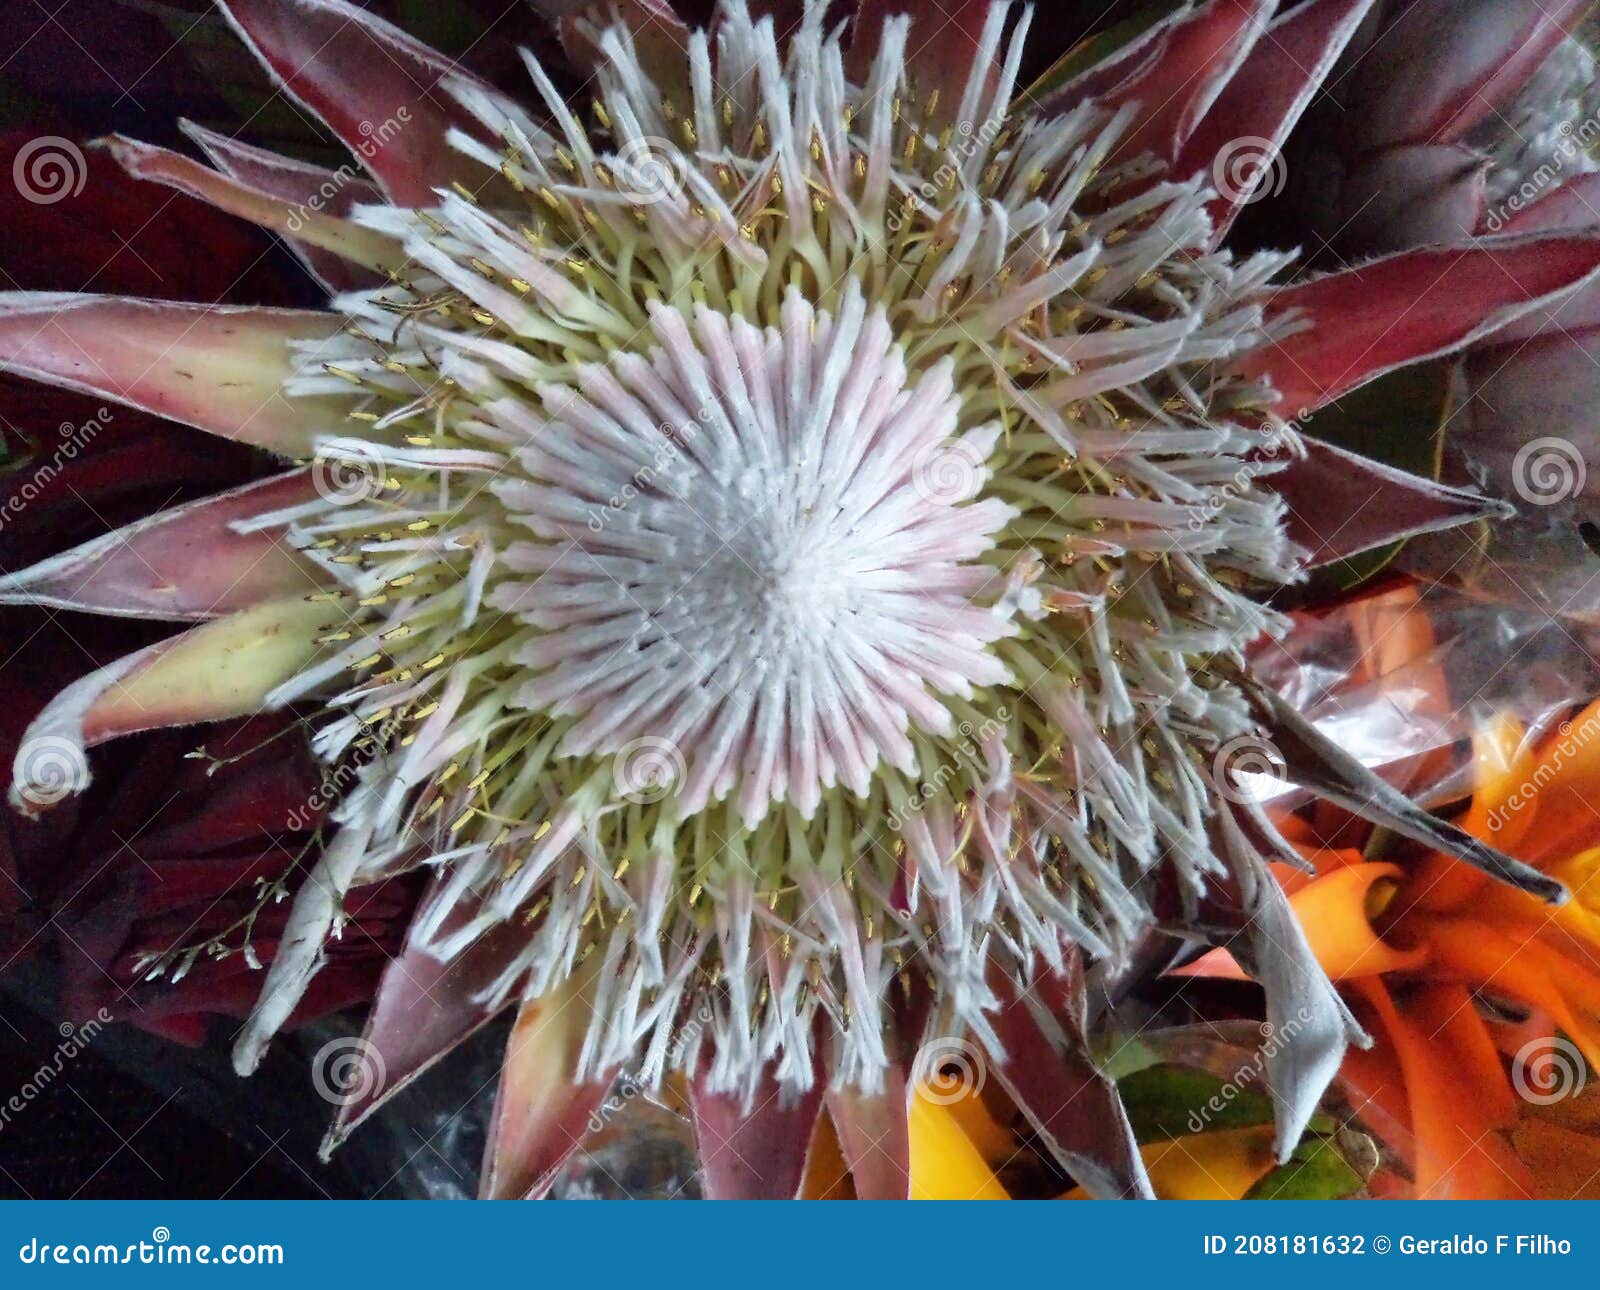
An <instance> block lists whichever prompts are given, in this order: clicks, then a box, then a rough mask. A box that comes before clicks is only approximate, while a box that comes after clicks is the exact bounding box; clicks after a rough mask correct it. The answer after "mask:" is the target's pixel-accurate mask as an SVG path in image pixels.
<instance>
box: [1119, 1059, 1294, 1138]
mask: <svg viewBox="0 0 1600 1290" xmlns="http://www.w3.org/2000/svg"><path fill="white" fill-rule="evenodd" d="M1252 1082H1253V1083H1256V1084H1257V1085H1259V1086H1260V1087H1258V1088H1254V1089H1253V1088H1251V1087H1249V1084H1250V1083H1252ZM1264 1086H1265V1077H1264V1074H1263V1072H1261V1071H1249V1070H1246V1071H1242V1072H1241V1073H1240V1080H1239V1081H1237V1082H1234V1083H1231V1084H1225V1083H1224V1082H1223V1081H1222V1080H1220V1079H1217V1078H1216V1077H1215V1076H1214V1075H1208V1074H1206V1073H1205V1072H1204V1071H1195V1070H1188V1069H1185V1068H1184V1067H1182V1066H1152V1067H1150V1068H1149V1069H1148V1070H1142V1071H1138V1072H1136V1073H1135V1074H1132V1075H1128V1076H1126V1077H1124V1078H1123V1079H1122V1080H1120V1081H1119V1082H1118V1084H1117V1089H1118V1091H1119V1092H1120V1093H1121V1094H1122V1101H1123V1105H1125V1106H1126V1107H1127V1108H1128V1118H1129V1120H1130V1121H1131V1122H1132V1124H1133V1133H1134V1136H1135V1137H1136V1138H1137V1139H1138V1140H1139V1141H1140V1142H1159V1141H1162V1140H1164V1139H1167V1138H1179V1137H1183V1136H1184V1135H1186V1134H1190V1133H1199V1132H1203V1131H1205V1130H1207V1129H1247V1128H1251V1127H1253V1126H1254V1125H1258V1124H1269V1123H1271V1121H1272V1099H1271V1098H1270V1097H1269V1096H1267V1094H1266V1092H1265V1091H1264Z"/></svg>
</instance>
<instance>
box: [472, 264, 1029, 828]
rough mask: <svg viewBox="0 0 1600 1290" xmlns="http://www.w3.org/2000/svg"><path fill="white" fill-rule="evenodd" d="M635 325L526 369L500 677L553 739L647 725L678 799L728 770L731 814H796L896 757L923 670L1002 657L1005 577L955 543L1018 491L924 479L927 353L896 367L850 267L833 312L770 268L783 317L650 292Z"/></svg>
mask: <svg viewBox="0 0 1600 1290" xmlns="http://www.w3.org/2000/svg"><path fill="white" fill-rule="evenodd" d="M651 331H652V339H653V340H654V341H655V342H657V344H658V345H659V348H658V349H657V350H656V351H655V359H654V361H653V362H652V361H649V360H646V359H645V358H643V357H641V356H639V355H625V356H620V357H618V358H617V359H615V360H614V361H613V362H612V363H610V364H609V365H607V366H604V367H601V366H589V367H585V368H583V369H581V371H580V373H579V385H580V387H581V388H579V389H573V388H569V387H564V386H563V387H547V388H545V389H543V390H542V391H541V394H542V398H543V404H544V409H545V413H546V416H547V417H549V418H550V419H549V420H547V421H545V422H544V423H543V424H542V425H541V426H540V428H539V430H538V432H537V433H536V434H534V435H533V436H532V437H531V440H530V442H529V444H528V446H527V447H525V448H523V449H522V450H521V451H520V452H519V453H518V459H519V463H520V465H521V466H522V468H523V469H524V470H525V471H526V472H527V475H528V478H527V480H514V481H503V482H497V483H496V484H495V485H494V488H495V491H496V492H497V493H498V495H499V496H500V498H501V500H502V501H503V502H505V504H506V505H507V507H508V509H509V511H510V513H511V517H512V519H513V520H515V521H516V522H518V523H521V524H525V525H526V526H527V527H528V528H530V529H532V530H533V531H534V532H535V533H536V534H541V535H546V536H548V537H550V538H551V540H549V541H547V542H544V543H542V544H539V545H537V546H533V545H528V544H519V545H513V546H512V547H511V548H509V549H508V551H507V560H508V562H509V563H511V564H512V565H513V566H514V567H519V568H523V569H526V570H528V571H530V572H533V573H536V575H537V576H536V577H534V578H532V579H530V580H527V581H516V582H510V583H507V584H504V585H503V586H501V587H500V588H498V589H497V590H496V593H495V595H494V597H493V603H494V604H495V606H496V607H498V608H501V609H504V610H507V611H510V612H513V613H516V614H518V615H519V616H520V617H521V618H522V619H523V621H525V622H527V623H528V624H529V625H530V626H533V627H535V628H537V629H540V631H541V633H542V634H541V635H540V636H539V637H538V638H537V639H536V640H535V641H533V642H530V643H529V644H528V645H526V646H524V647H523V648H522V650H521V651H520V652H519V653H518V655H517V661H518V662H519V663H521V664H524V665H526V666H528V667H530V668H532V669H534V670H536V671H537V673H538V675H537V677H536V679H534V680H532V681H530V682H528V683H527V684H526V685H524V686H523V687H522V688H521V690H519V692H518V694H517V702H518V703H520V704H522V705H524V706H526V707H529V708H534V709H537V710H541V711H546V712H550V713H553V714H555V715H557V716H560V717H570V718H572V719H573V720H574V722H575V724H574V725H572V726H571V728H570V729H569V730H568V731H567V733H566V735H565V737H564V738H563V740H562V742H561V745H560V749H559V752H560V754H561V755H563V756H571V757H580V756H586V755H589V754H594V753H601V754H605V753H614V752H617V751H618V750H620V749H622V748H624V747H626V746H627V745H628V744H629V743H630V742H631V741H634V740H638V739H641V738H646V737H649V738H652V739H655V740H659V741H663V742H664V743H665V744H667V745H668V746H670V747H671V748H672V749H673V750H674V751H675V753H676V754H677V755H678V756H679V757H681V758H682V759H683V761H684V762H685V770H686V773H685V777H684V780H683V782H682V783H681V784H680V785H678V786H677V788H678V794H677V806H678V809H679V810H680V811H681V812H682V813H684V814H692V813H694V812H697V811H699V810H702V809H703V808H704V807H705V806H706V805H707V803H708V802H709V801H711V800H712V798H713V796H716V797H721V796H722V795H723V794H725V793H727V792H728V791H729V789H730V787H731V788H733V789H734V790H735V792H736V795H737V798H738V803H739V810H740V814H741V816H742V817H743V819H744V820H745V822H746V824H747V825H754V824H755V823H756V822H757V821H758V820H759V819H760V818H761V817H762V816H763V815H764V814H765V813H766V810H767V809H768V807H769V806H770V805H771V804H773V803H774V802H777V801H781V800H784V799H788V800H791V801H793V802H794V803H795V805H796V806H797V807H798V808H799V810H800V811H801V813H802V815H804V816H805V817H806V818H810V817H811V816H812V815H813V814H814V812H815V811H816V808H817V805H818V803H819V802H820V800H821V796H822V792H823V790H824V788H830V787H832V786H833V785H834V784H836V783H837V782H839V781H841V780H842V781H843V782H844V783H846V784H847V785H848V786H849V787H850V788H851V789H852V790H853V791H854V792H855V793H857V794H865V793H866V791H867V788H868V785H869V781H870V777H871V775H872V772H873V771H874V769H875V768H876V767H877V766H878V764H879V763H880V762H887V763H889V764H891V765H893V766H896V767H898V768H899V769H901V770H902V771H905V772H908V773H909V772H911V771H913V770H914V769H915V766H914V754H913V749H912V745H911V742H910V740H909V739H908V738H907V737H906V731H907V729H908V726H909V725H910V724H911V723H912V722H913V721H914V722H915V723H916V724H917V725H918V726H919V727H920V728H921V729H923V730H926V731H931V732H936V733H944V732H946V731H948V730H949V728H950V727H951V724H952V722H951V717H950V713H949V711H948V709H946V708H945V707H943V706H942V705H940V704H939V703H937V702H935V701H934V700H933V698H932V695H933V694H934V693H937V692H957V693H961V694H965V695H970V693H971V691H972V687H973V686H974V685H990V684H995V683H998V682H1000V681H1003V680H1005V679H1006V675H1007V674H1006V670H1005V669H1004V667H1002V666H1001V665H1000V664H999V663H998V662H997V660H996V659H995V658H994V657H993V655H992V654H991V653H990V652H989V651H988V649H987V647H988V646H989V645H990V644H991V643H992V642H993V641H994V640H996V639H998V638H999V637H1001V636H1002V635H1005V634H1007V633H1008V632H1009V631H1011V630H1013V629H1012V628H1011V626H1010V624H1009V622H1008V615H1007V614H1005V613H1002V612H1000V611H998V610H994V609H989V608H985V607H982V606H981V605H979V604H976V603H975V598H979V597H983V596H985V595H987V598H988V600H990V601H991V602H992V601H994V600H995V599H996V598H997V596H998V591H999V585H1000V583H1001V582H1002V579H1001V578H1000V577H999V575H998V573H997V571H996V570H995V569H993V568H991V567H985V566H981V565H975V564H973V563H972V562H973V561H975V560H976V559H977V558H978V557H980V556H982V555H983V554H985V553H986V552H987V551H989V550H990V549H991V548H992V547H993V545H994V541H995V536H996V534H997V532H998V531H999V530H1000V528H1001V527H1002V526H1003V525H1004V524H1005V523H1006V521H1007V520H1008V519H1009V518H1011V517H1012V516H1013V515H1014V514H1015V513H1016V512H1015V510H1014V508H1012V507H1009V506H1007V505H1005V504H1004V503H1002V502H999V501H995V500H988V501H974V500H973V498H974V497H975V495H976V494H977V492H978V491H979V487H980V485H981V484H982V482H983V478H984V475H983V472H982V471H981V469H978V468H975V467H972V466H970V465H969V467H968V469H967V470H966V471H965V480H964V481H962V480H959V479H957V480H951V479H946V480H944V481H942V484H943V486H942V487H940V486H937V485H938V483H939V481H933V482H931V483H930V481H928V480H927V479H926V478H924V476H925V473H926V472H925V467H926V465H927V463H929V462H931V461H936V460H937V459H938V458H939V457H940V455H941V454H948V453H951V452H954V451H956V449H952V448H951V447H950V442H951V440H952V439H953V438H954V436H955V434H956V430H957V423H958V417H959V407H960V405H959V401H958V400H957V399H956V397H955V394H954V391H953V389H952V386H951V378H950V370H949V365H948V364H939V365H936V366H935V367H934V368H933V369H932V370H930V371H928V372H925V373H923V374H922V376H921V377H920V378H918V379H917V380H916V381H915V382H914V383H910V378H909V377H908V374H907V372H906V367H905V362H904V359H903V357H902V356H901V354H900V352H899V351H898V349H897V347H896V346H895V345H894V343H893V338H892V333H891V331H890V328H889V325H888V322H887V320H886V319H885V317H884V314H883V311H882V310H881V309H879V310H876V311H874V312H873V313H872V314H871V315H868V314H867V312H866V306H865V302H864V300H863V298H862V295H861V292H860V290H859V288H858V287H855V286H852V287H851V288H850V289H849V290H848V291H847V293H846V295H845V297H844V298H843V301H842V304H841V306H840V314H839V316H838V317H837V318H834V317H831V316H830V315H829V314H827V313H826V312H823V313H820V314H819V313H817V312H816V311H815V310H813V308H812V307H811V306H810V305H809V304H808V303H807V302H806V301H805V300H804V299H802V298H801V297H800V296H799V295H798V293H792V294H791V295H790V296H789V298H788V300H787V301H786V303H785V305H784V308H783V311H782V323H781V328H769V329H766V330H765V331H763V330H761V329H759V328H757V327H755V326H753V325H752V324H750V323H749V322H747V321H746V320H744V319H742V318H738V317H735V318H733V319H731V320H730V319H728V318H726V317H724V316H722V315H721V314H717V313H714V312H712V311H710V310H706V309H701V310H699V311H697V312H696V315H695V316H694V317H693V319H692V320H688V319H685V318H684V317H683V316H682V315H681V314H680V313H679V312H678V311H676V310H673V309H670V308H666V307H658V308H657V309H655V310H654V311H653V313H652V319H651ZM995 437H996V434H995V431H994V430H993V429H988V428H985V429H980V430H978V431H975V432H972V433H970V434H968V435H967V436H965V437H963V438H962V439H960V440H959V441H957V448H959V449H963V450H965V451H966V452H967V453H969V454H970V456H971V458H972V459H973V460H981V457H982V456H983V455H986V452H987V449H988V448H989V447H990V446H992V444H993V442H994V439H995ZM579 510H581V512H582V516H583V518H582V522H581V523H577V522H574V521H575V519H576V518H577V517H576V514H575V512H576V511H579Z"/></svg>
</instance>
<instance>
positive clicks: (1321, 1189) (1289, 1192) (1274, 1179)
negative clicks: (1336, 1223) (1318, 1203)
mask: <svg viewBox="0 0 1600 1290" xmlns="http://www.w3.org/2000/svg"><path fill="white" fill-rule="evenodd" d="M1365 1185H1366V1184H1365V1182H1364V1181H1363V1179H1362V1177H1361V1175H1360V1174H1359V1173H1357V1172H1356V1170H1355V1169H1354V1168H1353V1167H1352V1166H1351V1164H1350V1162H1349V1161H1348V1160H1346V1159H1345V1158H1344V1156H1343V1154H1341V1152H1340V1151H1339V1148H1338V1147H1337V1146H1336V1145H1335V1144H1334V1140H1333V1139H1332V1138H1325V1137H1319V1136H1311V1135H1308V1136H1307V1137H1306V1138H1305V1139H1303V1140H1302V1141H1301V1143H1300V1145H1299V1146H1298V1147H1296V1148H1295V1152H1294V1155H1292V1156H1291V1157H1290V1158H1289V1162H1288V1163H1287V1164H1283V1165H1279V1166H1278V1167H1277V1168H1276V1169H1274V1170H1273V1171H1272V1172H1271V1173H1270V1174H1268V1175H1267V1176H1266V1177H1265V1178H1263V1179H1262V1180H1261V1181H1260V1182H1258V1183H1257V1184H1256V1185H1255V1186H1254V1187H1252V1188H1251V1189H1250V1191H1249V1193H1248V1194H1247V1195H1246V1196H1245V1199H1246V1200H1343V1199H1344V1198H1345V1197H1347V1196H1354V1195H1355V1194H1356V1193H1357V1192H1359V1191H1360V1190H1361V1189H1362V1187H1364V1186H1365Z"/></svg>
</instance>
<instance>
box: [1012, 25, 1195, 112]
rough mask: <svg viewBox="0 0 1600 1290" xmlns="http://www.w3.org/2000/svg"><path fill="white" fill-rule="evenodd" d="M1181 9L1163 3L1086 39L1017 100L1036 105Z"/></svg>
mask: <svg viewBox="0 0 1600 1290" xmlns="http://www.w3.org/2000/svg"><path fill="white" fill-rule="evenodd" d="M1178 8H1179V6H1178V4H1177V3H1175V2H1174V0H1163V3H1160V4H1155V5H1152V6H1151V7H1150V8H1148V9H1144V10H1141V11H1140V12H1139V13H1137V14H1135V15H1134V16H1133V17H1131V18H1125V19H1123V20H1122V21H1121V22H1119V23H1115V24H1114V25H1112V26H1110V27H1107V28H1106V29H1105V30H1104V31H1102V32H1097V33H1096V34H1095V35H1093V36H1086V37H1085V38H1084V39H1082V40H1080V41H1079V42H1078V43H1077V44H1076V45H1074V46H1073V47H1072V48H1071V49H1069V50H1067V52H1066V53H1065V54H1063V55H1062V56H1061V57H1060V58H1058V59H1057V60H1056V61H1055V62H1054V63H1053V64H1052V65H1051V67H1050V69H1049V70H1048V71H1047V72H1045V74H1044V75H1043V76H1041V77H1040V78H1039V79H1038V80H1036V81H1035V82H1034V83H1033V84H1032V85H1030V86H1029V87H1028V88H1027V89H1026V90H1024V91H1023V92H1022V93H1021V95H1019V96H1018V97H1019V98H1020V99H1022V100H1024V101H1032V102H1037V101H1038V100H1039V99H1042V98H1043V97H1044V96H1045V95H1047V94H1050V93H1052V92H1053V91H1055V90H1058V89H1060V88H1061V87H1062V86H1063V85H1065V84H1066V83H1067V82H1068V81H1070V80H1072V79H1073V77H1075V76H1080V75H1082V74H1083V73H1084V72H1086V71H1088V70H1089V69H1090V68H1091V67H1094V66H1096V65H1097V64H1099V63H1103V62H1105V61H1106V59H1108V58H1110V57H1111V55H1113V54H1115V53H1116V52H1117V51H1118V50H1119V49H1121V48H1122V47H1123V46H1124V45H1127V44H1130V43H1131V42H1132V41H1134V40H1136V39H1138V38H1139V37H1140V36H1142V35H1144V33H1145V32H1147V31H1149V30H1150V28H1152V27H1154V26H1155V25H1156V23H1158V22H1160V21H1161V20H1162V19H1163V18H1165V17H1167V16H1168V15H1169V14H1171V13H1174V12H1176V10H1177V9H1178Z"/></svg>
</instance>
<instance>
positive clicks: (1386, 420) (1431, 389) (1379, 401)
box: [1300, 359, 1454, 598]
mask: <svg viewBox="0 0 1600 1290" xmlns="http://www.w3.org/2000/svg"><path fill="white" fill-rule="evenodd" d="M1453 371H1454V362H1453V360H1450V359H1435V360H1434V361H1433V362H1431V363H1418V364H1415V365H1414V366H1411V367H1405V368H1401V369H1400V370H1399V371H1397V372H1390V373H1389V374H1388V375H1387V376H1381V377H1379V378H1378V379H1377V380H1376V381H1372V382H1370V383H1369V384H1367V385H1364V386H1362V387H1361V388H1360V389H1359V390H1353V391H1351V392H1350V393H1349V394H1347V395H1345V396H1344V398H1342V399H1340V400H1339V401H1338V402H1336V403H1332V404H1330V405H1329V406H1328V407H1326V408H1323V409H1322V410H1321V411H1319V412H1317V413H1316V414H1315V415H1314V416H1312V417H1310V418H1309V419H1308V420H1306V421H1305V422H1304V423H1303V424H1302V425H1301V427H1300V429H1301V430H1303V431H1304V432H1305V434H1306V435H1307V436H1308V437H1309V438H1312V439H1321V440H1323V441H1324V442H1325V443H1331V444H1334V445H1335V446H1336V447H1340V448H1344V449H1347V450H1348V451H1350V452H1354V453H1359V454H1360V455H1361V456H1363V457H1370V458H1371V459H1372V460H1374V461H1381V462H1383V463H1384V464H1385V465H1389V466H1396V467H1398V468H1399V469H1401V470H1405V471H1409V472H1410V473H1411V474H1413V475H1421V476H1423V477H1424V478H1426V479H1438V478H1439V471H1440V468H1441V465H1442V462H1443V459H1444V436H1445V427H1446V425H1447V423H1448V422H1449V419H1450V412H1451V398H1450V389H1451V376H1452V373H1453ZM1404 545H1405V543H1404V542H1392V543H1390V544H1389V545H1388V546H1385V547H1380V548H1378V549H1377V550H1375V551H1367V552H1364V553H1363V554H1361V555H1358V556H1356V557H1354V558H1353V559H1350V560H1340V561H1338V562H1336V563H1334V564H1330V565H1328V566H1327V567H1326V568H1323V569H1319V570H1318V571H1317V572H1316V573H1315V574H1313V575H1312V577H1311V580H1310V581H1309V583H1308V584H1307V585H1306V588H1305V591H1306V592H1307V594H1308V595H1309V596H1311V597H1313V598H1315V597H1320V596H1325V595H1331V594H1337V593H1339V592H1344V591H1350V590H1352V589H1353V588H1355V587H1358V586H1360V585H1361V584H1362V583H1364V582H1368V581H1370V580H1371V579H1373V578H1374V577H1376V576H1377V575H1378V574H1379V573H1381V572H1382V571H1383V570H1384V569H1385V568H1386V567H1387V566H1388V564H1389V563H1390V561H1392V560H1393V559H1394V558H1395V556H1397V555H1399V554H1400V548H1401V547H1402V546H1404Z"/></svg>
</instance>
